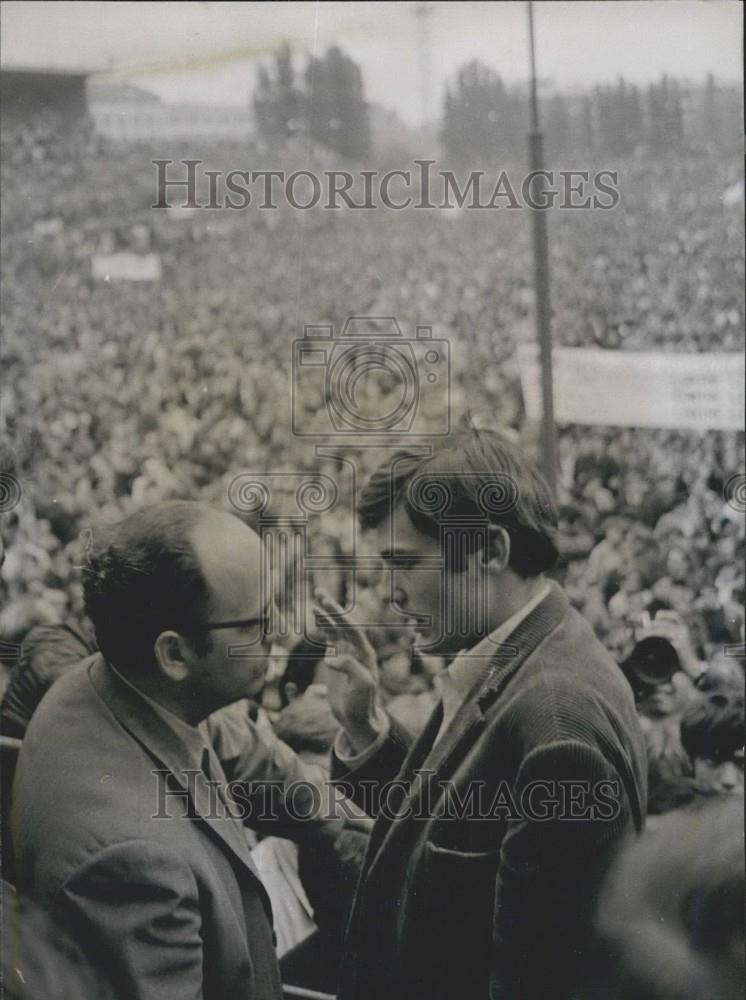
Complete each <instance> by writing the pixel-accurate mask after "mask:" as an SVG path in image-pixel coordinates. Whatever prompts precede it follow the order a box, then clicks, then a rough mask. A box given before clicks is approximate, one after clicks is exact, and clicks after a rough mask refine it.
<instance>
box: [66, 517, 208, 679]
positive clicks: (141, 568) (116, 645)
mask: <svg viewBox="0 0 746 1000" xmlns="http://www.w3.org/2000/svg"><path fill="white" fill-rule="evenodd" d="M208 512H209V508H207V507H205V506H203V505H201V504H199V503H193V502H191V501H187V500H169V501H166V502H164V503H159V504H155V505H154V506H152V507H146V508H143V509H142V510H139V511H136V512H135V513H134V514H130V515H129V516H128V517H126V518H125V519H124V520H123V521H120V522H119V523H118V524H117V525H115V526H114V527H113V528H111V529H109V530H108V531H107V532H106V533H105V534H104V536H103V537H102V539H101V540H100V542H99V541H98V540H97V539H96V538H95V536H94V548H93V551H92V552H91V554H90V555H89V558H88V561H87V564H86V565H85V566H84V568H83V592H84V595H85V610H86V613H87V615H88V617H89V618H90V619H91V621H92V622H93V627H94V629H95V631H96V641H97V643H98V646H99V649H100V650H101V652H102V653H103V655H104V657H105V658H106V659H107V660H109V661H110V662H111V663H113V664H114V666H116V667H121V668H122V670H124V671H128V672H131V671H132V672H137V671H143V670H147V669H149V668H150V667H151V666H152V664H153V644H154V642H155V640H156V638H157V636H158V635H159V634H160V633H161V632H163V631H164V630H165V629H169V628H173V629H176V630H177V631H181V630H183V631H185V632H186V631H188V630H189V629H191V628H194V627H195V626H199V624H200V623H203V622H206V621H207V620H208V617H209V592H208V588H207V583H206V581H205V578H204V575H203V573H202V570H201V568H200V565H199V562H198V559H197V556H196V554H195V551H194V547H193V545H192V543H191V541H190V537H191V534H192V532H193V530H194V528H195V527H196V525H197V523H198V522H199V521H200V520H201V518H203V517H204V516H205V515H206V514H207V513H208ZM191 641H192V644H193V646H194V648H195V650H196V651H197V652H198V653H199V654H204V652H206V651H207V649H208V648H209V637H208V636H197V635H195V636H194V638H192V640H191Z"/></svg>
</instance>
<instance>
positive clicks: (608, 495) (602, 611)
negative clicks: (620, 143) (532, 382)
mask: <svg viewBox="0 0 746 1000" xmlns="http://www.w3.org/2000/svg"><path fill="white" fill-rule="evenodd" d="M187 152H189V153H190V155H200V153H199V151H196V152H195V150H193V149H191V147H190V150H189V151H187V150H185V149H181V148H178V147H176V146H175V147H174V148H168V149H164V148H161V147H160V146H157V145H153V146H152V148H151V147H150V146H148V145H142V144H141V145H138V146H132V147H127V148H123V147H121V146H111V145H108V144H107V143H105V142H104V141H103V140H101V139H100V138H99V137H97V136H96V135H95V134H94V132H93V131H92V130H91V128H90V127H89V126H85V127H81V128H80V129H77V130H75V129H72V130H71V129H67V130H66V131H65V132H63V133H62V134H61V133H60V131H59V129H56V128H55V123H54V122H53V121H52V120H48V119H44V118H41V119H39V121H38V122H37V123H36V124H35V125H34V126H33V127H29V126H27V125H24V126H23V128H17V129H16V128H15V127H11V126H8V127H7V128H5V129H4V132H3V148H2V156H3V160H2V181H3V184H2V187H3V218H4V227H3V237H2V239H3V247H2V249H3V255H2V259H3V264H2V267H3V289H4V295H3V299H4V302H3V319H4V322H3V347H2V350H3V368H4V379H3V382H4V385H3V398H2V406H1V408H0V432H1V433H2V436H3V438H5V439H6V441H7V442H9V445H10V448H9V450H12V451H13V453H14V456H15V470H16V472H15V475H16V477H17V479H18V481H19V482H20V483H21V486H22V490H23V497H22V501H21V502H20V503H19V504H18V505H17V506H16V507H15V508H14V509H13V510H12V511H11V512H10V513H9V514H8V516H7V517H6V519H5V525H4V532H5V536H6V543H7V545H6V547H7V550H8V551H7V558H6V562H5V565H4V567H3V569H2V571H0V573H1V576H0V588H2V597H3V602H2V610H1V611H0V630H1V631H2V635H3V638H4V641H5V642H6V643H20V642H22V640H23V638H24V636H25V635H26V634H27V633H28V631H29V630H30V629H31V628H32V627H33V626H34V625H38V624H54V623H57V622H63V621H67V622H78V623H79V622H80V618H81V615H82V604H81V589H80V583H79V568H80V565H81V561H82V560H83V559H84V558H85V552H86V548H87V547H88V546H89V545H90V543H91V539H92V532H95V528H96V525H97V524H101V523H104V522H107V521H111V520H114V519H116V518H118V517H119V516H121V515H123V514H125V513H127V512H128V511H130V510H132V509H133V508H135V507H137V506H140V505H142V504H145V503H148V502H153V501H156V500H160V499H166V498H172V497H189V498H202V499H206V500H208V501H210V502H214V503H217V504H219V505H220V504H222V505H225V503H226V502H227V497H228V494H229V484H230V482H231V480H232V479H233V477H234V476H235V475H236V474H238V473H241V472H245V471H251V472H254V473H256V472H266V471H268V470H272V471H274V472H277V471H280V472H282V471H285V472H293V471H301V472H303V473H304V474H306V475H309V474H310V475H313V474H314V473H323V474H326V475H328V476H330V477H332V478H335V477H337V476H341V474H342V470H343V455H344V456H345V457H346V458H350V457H352V458H354V460H355V461H356V463H357V467H358V471H359V472H360V474H361V475H364V473H365V472H366V471H367V469H369V468H370V467H371V466H372V465H373V464H375V463H376V461H377V459H378V457H379V455H378V453H376V452H374V451H371V450H369V449H366V448H364V447H355V446H353V447H352V449H350V446H349V443H348V444H347V450H346V451H345V452H342V451H341V450H339V451H338V454H337V456H336V457H335V453H334V450H333V449H334V447H335V446H337V445H338V444H339V441H338V440H337V439H335V438H334V436H333V435H328V434H327V435H326V436H324V435H323V433H322V432H323V431H324V429H325V428H328V417H327V414H326V406H327V402H328V401H327V400H325V399H324V398H323V396H320V395H319V394H318V393H317V394H313V393H310V392H309V393H308V395H307V396H306V395H303V390H302V387H301V393H300V395H299V394H298V392H297V387H296V390H294V383H293V372H292V368H291V356H292V345H291V342H292V341H293V340H294V339H295V338H297V337H299V336H302V332H303V327H304V325H305V324H315V323H326V324H331V325H332V326H333V327H334V329H335V330H336V331H339V330H340V329H341V328H342V326H343V324H344V321H345V319H346V317H348V316H349V315H366V316H395V317H396V318H397V320H398V322H399V324H400V326H401V329H402V330H403V331H404V333H405V335H407V336H412V332H413V330H414V328H415V326H416V325H418V324H427V325H431V326H432V327H433V336H435V337H438V338H445V339H447V340H448V341H449V343H450V354H451V402H450V405H451V416H452V421H453V424H454V425H458V424H459V423H463V422H464V421H472V422H473V423H476V424H478V425H479V424H482V425H487V426H490V427H497V428H500V429H502V430H503V431H505V432H506V433H507V434H509V435H512V436H513V437H516V438H520V439H521V440H522V442H523V443H524V445H525V446H526V447H527V448H529V449H530V450H534V449H535V448H536V447H537V440H538V435H537V428H536V427H535V426H534V425H532V424H531V423H530V422H529V421H527V419H526V415H525V409H524V404H523V400H522V396H521V390H520V380H519V371H518V365H517V361H516V346H517V344H518V343H520V342H521V341H525V340H526V339H528V338H530V337H531V336H532V324H533V319H532V317H533V312H534V294H533V270H532V256H531V243H530V227H529V225H528V222H527V218H526V215H525V213H524V212H495V213H492V212H468V211H462V212H460V213H458V212H452V211H451V212H443V213H439V212H427V211H426V212H417V211H408V212H402V213H399V212H391V211H389V212H386V211H383V210H379V211H377V212H373V213H367V212H366V213H355V212H351V211H341V212H332V211H324V210H323V209H319V210H314V211H310V212H297V211H293V210H292V209H291V208H289V207H287V206H285V207H280V208H278V209H277V210H272V211H266V210H264V211H263V210H261V209H257V208H253V209H251V210H249V211H247V212H238V213H237V212H230V211H215V212H211V211H207V210H203V211H196V212H194V213H192V214H189V213H176V212H168V211H159V210H155V209H150V208H149V205H150V204H151V202H152V201H153V200H154V198H153V196H154V194H155V169H154V167H153V165H152V163H151V160H152V159H153V158H156V157H164V156H167V157H171V158H172V159H174V160H178V159H179V158H180V157H181V156H183V155H186V153H187ZM205 152H206V159H209V163H206V165H217V166H218V167H222V168H226V167H230V166H234V167H239V168H240V167H245V166H247V165H251V166H254V167H255V166H257V165H260V166H268V167H271V166H274V163H270V162H268V163H267V164H264V162H261V163H260V161H259V159H258V156H259V153H260V152H261V150H260V149H259V148H253V149H245V148H237V147H230V146H226V147H220V148H217V149H212V150H206V151H205ZM288 155H289V159H290V160H293V156H295V158H296V159H297V160H298V161H299V162H298V163H297V164H296V163H292V164H291V165H292V166H298V165H300V166H313V165H321V161H320V160H319V161H318V162H317V161H316V160H315V159H314V156H313V155H312V154H308V157H307V158H306V159H305V160H304V159H303V155H305V154H303V155H301V153H300V152H299V151H297V150H296V151H295V152H294V153H293V154H288ZM301 161H302V162H301ZM613 166H614V167H615V168H618V170H619V189H620V195H621V199H620V204H619V206H618V207H617V208H616V209H615V210H613V211H596V212H585V211H559V210H555V211H552V212H551V213H550V215H549V226H550V238H551V269H552V304H553V335H554V338H555V342H556V343H557V344H562V345H568V346H580V345H582V346H596V347H600V348H605V349H619V350H625V349H635V350H646V349H656V350H664V351H669V350H670V351H672V352H673V351H716V352H720V351H737V350H741V349H742V348H743V317H744V297H743V277H744V276H743V267H742V257H741V254H740V248H741V246H742V241H743V213H742V206H741V205H739V204H738V203H734V202H733V199H732V198H727V199H725V200H724V199H723V194H724V192H725V191H728V190H732V189H733V185H734V184H735V183H736V182H737V181H738V177H739V169H740V166H739V161H738V157H737V155H736V154H735V153H733V154H732V155H731V154H730V153H728V154H727V155H715V154H714V153H713V152H712V151H707V150H699V151H692V153H691V154H688V155H687V156H685V157H683V156H680V157H676V158H673V157H672V158H670V159H664V160H660V161H653V160H652V159H651V158H650V157H649V156H648V155H646V156H645V157H641V156H639V155H638V156H632V157H630V158H629V159H628V160H626V161H625V162H623V163H620V164H618V165H617V164H614V165H613ZM121 250H128V251H133V252H135V253H145V252H147V253H155V254H158V255H159V257H160V261H161V264H162V273H161V277H160V279H159V280H157V281H153V282H147V281H116V280H113V279H112V280H102V279H97V278H94V277H93V275H92V269H91V258H92V256H93V255H94V254H97V253H111V252H114V251H121ZM294 391H295V396H294ZM365 391H367V392H368V399H367V400H366V401H365V402H366V405H369V406H370V407H371V408H372V409H373V410H374V411H375V410H378V411H379V412H383V411H385V410H386V409H387V408H390V403H391V400H390V398H389V397H390V396H391V395H392V394H393V393H395V392H396V391H397V387H396V385H393V384H392V383H391V382H389V383H387V382H386V381H385V379H383V380H379V381H370V382H369V383H367V385H366V387H365ZM424 397H425V394H424V393H423V400H424ZM422 405H423V406H424V405H426V401H424V402H423V404H422ZM293 406H295V408H296V415H298V414H300V419H301V420H302V421H303V423H304V428H305V429H306V433H308V432H309V431H313V430H314V429H318V430H319V436H318V437H317V438H314V437H309V436H305V435H304V436H298V435H297V434H295V433H294V432H293V423H292V413H293ZM401 443H402V438H401V437H395V438H394V439H392V445H394V444H401ZM742 443H743V442H742V437H741V436H740V435H739V434H737V433H735V432H715V431H702V432H693V431H692V432H690V431H686V432H685V431H672V430H665V431H664V430H660V431H655V430H650V429H638V428H625V429H620V428H600V427H593V428H591V427H581V426H563V427H561V428H559V451H560V466H561V468H560V482H559V503H560V513H561V535H562V544H563V558H562V565H561V567H560V572H561V574H562V577H563V580H564V582H565V585H566V587H567V590H568V592H569V594H570V596H571V599H572V600H573V603H575V605H576V606H577V607H578V608H579V609H580V610H582V611H583V613H584V614H585V615H586V617H587V618H588V619H589V621H590V622H591V624H592V625H593V627H594V629H595V630H596V632H597V634H598V635H599V636H600V637H601V638H602V640H603V641H604V642H605V643H606V644H607V645H608V646H609V648H610V649H611V650H612V651H613V653H614V654H615V655H616V656H617V658H618V659H619V661H620V662H623V661H624V660H625V659H626V658H627V657H628V656H629V654H630V652H631V650H632V649H633V647H634V646H635V643H636V642H637V641H638V640H639V638H640V637H641V636H642V635H643V634H644V633H645V629H648V630H649V629H650V628H653V630H654V629H655V625H654V623H655V620H656V613H658V612H666V613H668V614H674V613H675V614H676V615H677V616H678V619H679V620H680V621H681V622H683V623H684V628H685V631H686V639H685V642H686V645H687V648H688V649H691V650H692V651H693V657H694V659H696V661H697V662H698V663H699V664H706V665H710V666H712V665H717V666H713V669H719V670H722V671H724V672H725V673H726V674H728V675H729V676H731V675H732V676H733V677H735V678H736V679H738V677H739V675H740V677H741V678H742V660H739V658H738V656H737V655H733V650H734V649H735V650H736V653H737V651H738V650H737V647H738V644H739V643H742V642H743V623H744V614H743V597H744V574H743V569H742V561H743V555H744V521H743V503H742V493H739V492H738V490H737V489H734V487H733V483H734V479H733V477H734V476H738V475H739V474H740V473H742V459H741V449H742ZM317 444H324V445H326V446H327V447H328V446H331V447H332V452H331V455H330V454H329V452H328V450H327V453H326V457H324V458H319V457H317V454H316V450H315V448H316V445H317ZM353 445H354V442H353ZM342 494H343V491H340V496H339V498H338V504H337V506H336V507H335V508H334V511H333V512H331V513H326V514H321V515H318V516H316V517H312V518H311V520H310V531H311V535H312V538H313V540H314V544H315V545H316V549H314V551H316V552H322V553H328V554H331V556H332V557H334V558H336V557H340V558H339V560H338V565H336V566H335V565H334V564H333V563H334V559H332V562H331V563H330V565H329V566H327V568H325V569H324V570H323V571H319V572H318V574H317V575H318V578H319V580H321V582H323V583H324V584H325V585H326V586H327V587H329V588H331V590H332V591H333V592H335V593H336V596H337V597H338V598H340V599H344V598H345V597H346V596H348V597H349V596H350V594H351V574H350V570H349V568H348V567H345V565H344V559H343V557H345V556H349V555H350V554H351V547H350V546H351V543H350V538H351V532H350V524H351V522H352V518H353V512H352V504H351V500H350V497H349V496H347V495H342ZM376 582H377V581H376V574H375V572H372V571H369V572H368V576H367V577H365V575H362V576H360V577H359V578H358V579H357V581H356V584H357V585H356V600H357V601H358V602H359V603H363V604H366V603H367V604H368V605H369V607H370V608H371V610H372V609H374V608H375V605H376V602H377V601H378V600H379V598H378V596H377V593H378V592H377V590H376V589H375V584H376ZM651 621H652V622H653V625H651V624H650V622H651ZM657 627H658V629H659V630H660V628H662V627H663V626H661V625H660V622H659V624H658V626H657ZM666 627H668V629H669V632H670V629H671V628H673V626H666ZM401 636H402V634H401V633H395V632H389V633H387V632H386V630H385V629H382V630H381V635H380V636H379V639H380V646H381V650H382V652H383V653H384V654H385V655H384V661H385V662H390V668H389V669H388V670H387V671H385V673H384V683H386V684H388V689H389V695H390V697H391V698H392V699H399V700H400V702H401V699H404V702H401V703H402V704H403V705H404V708H403V709H402V710H403V711H404V713H405V715H406V714H407V713H409V720H410V721H411V722H412V724H413V725H416V724H417V721H418V720H421V719H422V718H423V717H424V714H423V713H424V709H423V707H422V704H421V699H422V698H424V699H425V702H424V704H425V705H427V704H428V703H431V700H432V698H433V697H434V691H435V689H436V688H437V671H438V664H437V663H434V664H433V663H430V662H429V661H427V658H426V657H420V658H414V660H413V659H412V658H411V657H410V656H409V655H408V649H407V647H406V642H405V641H404V640H403V639H402V637H401ZM286 645H287V646H289V645H290V643H289V642H288V643H287V644H286ZM9 648H10V647H9ZM286 651H287V650H286ZM10 663H11V661H10V660H9V661H8V668H10ZM694 673H696V671H694ZM692 690H694V688H693V685H692ZM407 699H409V700H408V701H407ZM428 699H430V702H428ZM418 706H419V707H418ZM269 707H270V708H272V707H274V708H275V709H277V708H278V707H279V700H278V699H277V698H275V704H274V706H273V705H271V704H270V705H269Z"/></svg>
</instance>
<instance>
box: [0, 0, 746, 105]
mask: <svg viewBox="0 0 746 1000" xmlns="http://www.w3.org/2000/svg"><path fill="white" fill-rule="evenodd" d="M416 6H418V4H417V3H414V2H406V3H315V2H306V3H194V2H192V3H144V2H134V3H94V2H78V3H68V2H60V3H37V2H25V0H12V2H3V3H2V5H1V7H2V26H1V27H2V32H1V34H0V50H1V55H2V63H3V65H6V66H10V65H16V66H17V65H30V66H47V67H60V66H62V67H67V68H73V67H75V68H78V67H81V68H85V69H97V70H103V69H110V70H112V69H115V70H117V76H118V77H119V78H123V79H127V80H131V81H132V82H133V83H139V84H140V85H142V86H145V87H147V88H148V89H150V90H153V91H155V92H156V93H157V94H159V95H160V96H161V97H162V98H163V99H164V100H167V101H190V102H191V101H203V102H206V103H217V104H244V103H245V102H246V100H247V98H248V95H249V93H250V91H251V89H252V86H253V80H254V73H255V68H256V64H257V60H258V59H261V58H266V57H267V56H268V54H269V53H270V52H271V51H272V49H273V48H274V47H276V45H277V44H278V43H279V42H280V41H282V40H287V41H288V42H289V43H290V44H291V45H292V47H293V49H294V51H295V52H297V53H298V55H299V57H301V56H303V55H304V54H305V53H306V52H312V51H317V52H319V51H323V50H325V49H326V48H327V47H328V46H329V45H331V44H334V43H336V44H339V45H341V46H342V47H343V48H344V49H345V50H346V51H347V52H348V53H349V54H350V55H351V56H352V57H353V58H354V59H355V60H356V61H357V62H358V63H360V65H361V67H362V71H363V75H364V78H365V86H366V94H367V97H368V99H369V100H372V101H378V102H380V103H381V104H384V105H387V106H389V107H393V108H395V109H396V110H397V111H398V112H399V113H400V114H401V115H402V117H404V118H405V119H406V120H407V121H409V122H417V121H419V120H420V118H421V107H422V102H421V86H420V81H421V72H420V67H421V63H420V59H421V53H422V51H423V48H422V45H421V35H420V33H419V29H418V19H417V18H416V17H415V14H414V10H415V7H416ZM427 6H428V7H429V8H430V13H429V14H428V15H427V16H426V20H427V23H428V25H429V27H428V35H429V44H428V46H427V51H428V53H429V59H428V62H429V78H430V98H431V100H430V106H431V108H432V109H433V112H434V113H436V112H437V109H438V108H439V106H440V101H441V96H442V89H443V86H444V84H445V81H446V80H447V79H448V78H449V77H451V76H452V75H453V73H454V72H455V70H456V69H457V67H458V66H459V65H460V64H462V63H463V62H465V61H466V60H468V59H472V58H478V59H480V60H482V61H484V62H486V63H488V64H489V65H491V66H493V67H494V68H495V69H497V70H498V71H499V72H500V73H502V75H503V76H504V77H505V78H507V79H508V80H518V79H525V78H526V76H527V58H528V53H527V30H526V9H525V8H526V5H525V4H524V3H522V2H511V3H467V2H460V3H428V4H427ZM534 6H535V11H536V29H537V47H538V52H537V55H538V60H539V71H540V75H541V76H542V77H543V78H545V79H547V80H549V81H551V82H552V83H554V84H557V85H561V86H576V85H584V84H589V83H595V82H601V81H607V80H613V79H614V78H615V77H616V76H618V75H619V74H622V75H624V76H625V77H626V78H627V79H629V80H632V81H634V82H638V83H644V82H646V81H648V80H650V79H653V78H657V77H659V76H660V75H661V74H662V73H664V72H666V73H671V74H675V75H677V76H686V77H690V78H692V79H695V80H699V79H701V78H702V77H704V75H705V74H706V73H707V72H709V71H711V72H713V73H714V74H715V75H716V77H717V78H718V79H719V80H721V81H727V82H737V81H740V79H741V63H742V7H741V4H740V2H738V0H649V2H648V0H633V2H628V0H624V2H621V0H620V2H613V0H612V2H597V0H573V2H546V3H544V2H539V3H536V4H535V5H534ZM301 64H302V62H301V63H299V65H301Z"/></svg>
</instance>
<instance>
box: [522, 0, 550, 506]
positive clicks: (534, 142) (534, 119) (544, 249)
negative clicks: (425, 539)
mask: <svg viewBox="0 0 746 1000" xmlns="http://www.w3.org/2000/svg"><path fill="white" fill-rule="evenodd" d="M528 35H529V46H530V51H531V93H530V105H531V128H530V131H529V134H528V155H529V168H530V170H531V172H532V173H533V172H534V171H539V170H543V169H544V136H543V134H542V132H541V130H540V128H539V102H538V99H537V96H536V50H535V43H534V5H533V3H532V2H531V0H528ZM538 183H539V181H538V179H537V180H535V181H534V182H533V184H532V187H533V188H534V190H536V189H537V187H538ZM530 212H531V219H532V225H533V243H534V287H535V289H536V334H537V339H538V341H539V357H540V361H541V401H542V425H541V451H542V465H543V470H542V471H543V473H544V476H545V478H546V480H547V482H548V483H549V486H550V488H551V490H552V494H553V495H554V496H555V497H556V495H557V432H556V429H555V426H554V384H553V377H552V307H551V301H550V297H549V243H548V240H547V217H546V209H536V208H532V209H530Z"/></svg>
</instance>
